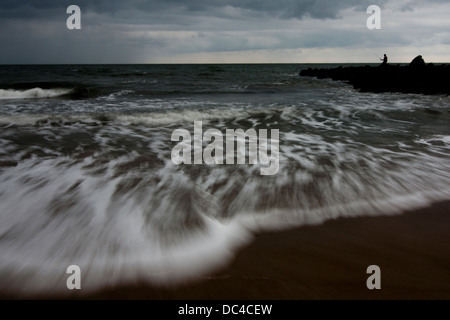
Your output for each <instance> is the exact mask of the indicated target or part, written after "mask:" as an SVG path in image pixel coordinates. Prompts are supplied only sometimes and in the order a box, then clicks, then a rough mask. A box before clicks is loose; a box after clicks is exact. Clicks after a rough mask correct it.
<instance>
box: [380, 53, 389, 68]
mask: <svg viewBox="0 0 450 320" xmlns="http://www.w3.org/2000/svg"><path fill="white" fill-rule="evenodd" d="M380 60H381V61H383V62H382V63H381V65H382V66H386V65H387V62H388V57H387V55H386V53H385V54H384V57H383V59H380Z"/></svg>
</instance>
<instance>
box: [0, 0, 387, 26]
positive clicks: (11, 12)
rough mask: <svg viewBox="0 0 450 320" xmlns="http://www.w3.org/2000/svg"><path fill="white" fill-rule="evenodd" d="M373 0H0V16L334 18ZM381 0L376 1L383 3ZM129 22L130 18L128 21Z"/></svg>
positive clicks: (362, 6) (364, 5)
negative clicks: (237, 13) (67, 12)
mask: <svg viewBox="0 0 450 320" xmlns="http://www.w3.org/2000/svg"><path fill="white" fill-rule="evenodd" d="M372 2H373V0H363V1H358V0H334V1H329V0H247V1H243V0H148V1H138V0H131V1H120V0H97V1H87V0H78V1H61V0H35V1H33V0H31V1H30V0H28V1H26V0H2V1H1V2H0V17H3V18H51V17H55V16H57V15H58V13H59V12H60V11H61V8H63V9H65V8H67V7H68V6H69V5H71V4H76V5H78V6H80V8H82V10H84V11H91V12H95V13H97V14H100V15H111V16H117V17H119V18H124V17H127V16H128V17H129V18H130V19H131V18H132V17H131V16H130V13H132V12H137V11H138V12H141V13H142V15H143V16H144V15H147V16H154V15H161V14H163V15H164V13H171V12H178V13H185V14H194V15H195V14H202V15H209V16H220V15H222V14H223V13H222V9H223V8H226V7H231V8H235V9H237V10H242V12H243V13H245V14H247V15H251V16H255V15H256V16H268V17H273V18H280V19H291V18H296V19H301V18H303V17H305V16H309V17H312V18H319V19H325V18H332V19H334V18H337V17H338V13H339V11H340V10H342V9H345V8H349V7H355V6H359V7H361V8H365V7H367V6H368V5H369V4H371V3H372ZM383 2H384V1H378V3H383ZM130 22H132V21H130Z"/></svg>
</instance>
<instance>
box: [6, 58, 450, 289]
mask: <svg viewBox="0 0 450 320" xmlns="http://www.w3.org/2000/svg"><path fill="white" fill-rule="evenodd" d="M14 68H18V67H10V69H8V70H6V71H5V70H3V71H2V72H3V74H2V75H1V76H0V88H2V89H1V90H15V91H8V92H15V93H17V92H23V94H25V93H26V92H28V90H30V89H32V88H30V87H33V88H37V87H38V85H39V82H43V83H44V82H45V83H44V84H46V85H43V86H42V87H43V88H44V89H43V90H53V88H55V90H56V88H58V90H59V89H64V90H75V91H76V92H78V93H82V94H80V95H77V96H73V95H72V96H71V95H70V94H68V95H67V94H63V95H57V96H48V95H47V96H39V95H38V96H35V97H29V96H28V95H27V96H20V95H17V94H16V95H15V96H10V97H9V98H7V99H2V100H1V101H0V106H1V108H0V126H1V128H2V130H1V132H0V219H1V224H0V253H1V256H2V260H1V262H0V273H1V275H2V281H1V283H0V288H1V289H2V290H9V291H17V293H20V292H27V293H39V292H62V293H64V292H67V291H68V290H67V288H66V279H67V274H66V269H67V267H68V266H69V265H79V266H80V268H81V271H82V277H83V278H82V281H83V282H82V283H83V290H86V291H89V290H90V289H98V288H100V287H103V286H106V285H115V284H119V283H129V282H133V281H137V280H140V281H149V282H152V283H158V284H161V285H167V284H174V283H175V284H176V283H180V282H182V281H185V280H187V279H193V278H196V277H198V276H199V275H202V274H205V273H208V272H210V271H211V270H213V269H215V268H217V267H219V266H222V265H223V264H224V263H227V262H229V261H230V259H231V258H233V257H234V255H235V253H236V250H238V248H239V247H240V246H241V245H243V244H245V243H248V242H249V241H251V239H252V234H253V233H254V232H255V231H259V230H267V229H274V228H281V229H283V228H290V227H292V226H301V225H305V224H315V223H321V222H323V221H327V220H329V219H334V218H338V217H353V216H359V215H389V214H398V213H401V212H403V211H404V210H408V209H414V208H418V207H423V206H427V205H429V204H431V203H433V202H436V201H440V200H446V199H449V198H450V188H449V187H450V127H449V123H450V121H449V120H450V104H449V101H450V100H449V98H448V97H446V96H421V95H401V94H370V93H359V92H356V91H354V90H353V89H351V87H349V86H347V85H345V84H342V83H333V82H330V81H328V80H316V79H309V78H307V79H304V78H301V77H298V75H297V73H298V70H299V69H301V68H302V66H298V65H249V66H233V65H223V66H215V67H214V68H213V66H121V67H118V66H111V67H108V66H102V67H101V68H100V67H99V66H82V67H80V68H75V69H74V68H73V66H66V67H65V66H55V67H45V68H50V74H51V72H54V73H55V75H56V74H58V76H57V77H56V76H54V77H55V79H53V77H52V79H45V77H43V76H42V75H41V73H40V72H39V68H38V69H36V68H37V67H33V68H34V69H33V68H30V69H29V70H28V73H27V69H26V67H22V69H20V72H18V71H17V70H16V69H14ZM42 68H44V67H42ZM52 68H54V70H52ZM105 68H106V69H108V68H109V69H108V70H106V71H105V70H104V69H105ZM130 68H133V70H131V69H130ZM136 68H137V70H135V69H136ZM100 69H101V70H103V71H101V70H100ZM243 69H245V70H243ZM71 70H77V71H71ZM62 71H64V72H62ZM14 72H15V73H14ZM16 73H17V74H18V75H17V79H15V78H14V77H15V76H14V74H16ZM20 73H21V76H20V77H19V74H20ZM60 74H62V75H60ZM237 75H239V77H237ZM81 78H83V79H84V80H83V81H84V83H80V80H79V79H81ZM5 79H6V80H5ZM77 79H78V80H77ZM50 80H51V81H54V82H55V83H54V87H52V86H51V83H50ZM27 81H28V84H27ZM77 81H78V82H77ZM77 90H78V91H77ZM1 92H6V91H1ZM49 92H53V91H49ZM194 121H202V122H203V128H204V130H206V129H213V128H214V129H218V130H219V131H221V132H225V130H226V129H236V128H242V129H244V130H246V129H249V128H255V129H278V130H279V132H280V163H279V166H280V167H279V171H278V173H277V174H276V175H273V176H261V175H260V166H259V165H249V164H245V165H205V164H202V165H179V166H177V165H174V164H173V162H172V161H171V151H172V149H173V147H174V146H175V145H176V142H173V141H171V134H172V132H173V131H174V130H176V129H178V128H183V129H186V130H189V131H191V133H193V126H194ZM247 163H248V162H247Z"/></svg>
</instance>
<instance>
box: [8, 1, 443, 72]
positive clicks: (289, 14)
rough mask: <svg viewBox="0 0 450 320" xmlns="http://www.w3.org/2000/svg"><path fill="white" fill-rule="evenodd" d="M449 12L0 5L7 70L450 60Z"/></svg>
mask: <svg viewBox="0 0 450 320" xmlns="http://www.w3.org/2000/svg"><path fill="white" fill-rule="evenodd" d="M72 4H74V5H78V6H79V7H80V8H81V29H80V30H68V29H67V27H66V20H67V18H68V17H69V14H67V13H66V9H67V7H68V6H69V5H72ZM373 4H375V5H378V6H379V7H380V8H381V29H380V30H369V29H368V28H367V27H366V21H367V18H368V17H369V16H370V14H368V13H366V10H367V7H368V6H369V5H373ZM449 14H450V0H427V1H425V0H367V1H366V0H363V1H354V0H345V1H344V0H333V1H332V0H328V1H327V0H270V1H269V0H249V1H246V0H240V1H238V0H129V1H126V0H122V1H120V0H96V1H86V0H71V1H64V0H36V1H33V0H28V1H25V0H1V2H0V42H1V43H2V46H1V47H2V50H0V64H15V63H17V64H22V63H24V64H29V63H30V64H33V63H49V64H52V63H314V62H330V63H333V62H334V63H340V62H378V58H377V57H376V56H377V55H378V56H382V55H383V54H384V53H387V55H388V56H389V59H390V61H391V62H409V61H411V60H412V59H413V58H414V57H415V56H417V55H419V54H421V55H422V56H423V57H424V59H425V61H426V62H450V19H449Z"/></svg>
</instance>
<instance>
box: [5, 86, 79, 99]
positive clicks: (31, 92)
mask: <svg viewBox="0 0 450 320" xmlns="http://www.w3.org/2000/svg"><path fill="white" fill-rule="evenodd" d="M71 91H72V89H63V88H54V89H41V88H32V89H28V90H13V89H0V100H6V99H38V98H53V97H59V96H63V95H65V94H68V93H70V92H71Z"/></svg>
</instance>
